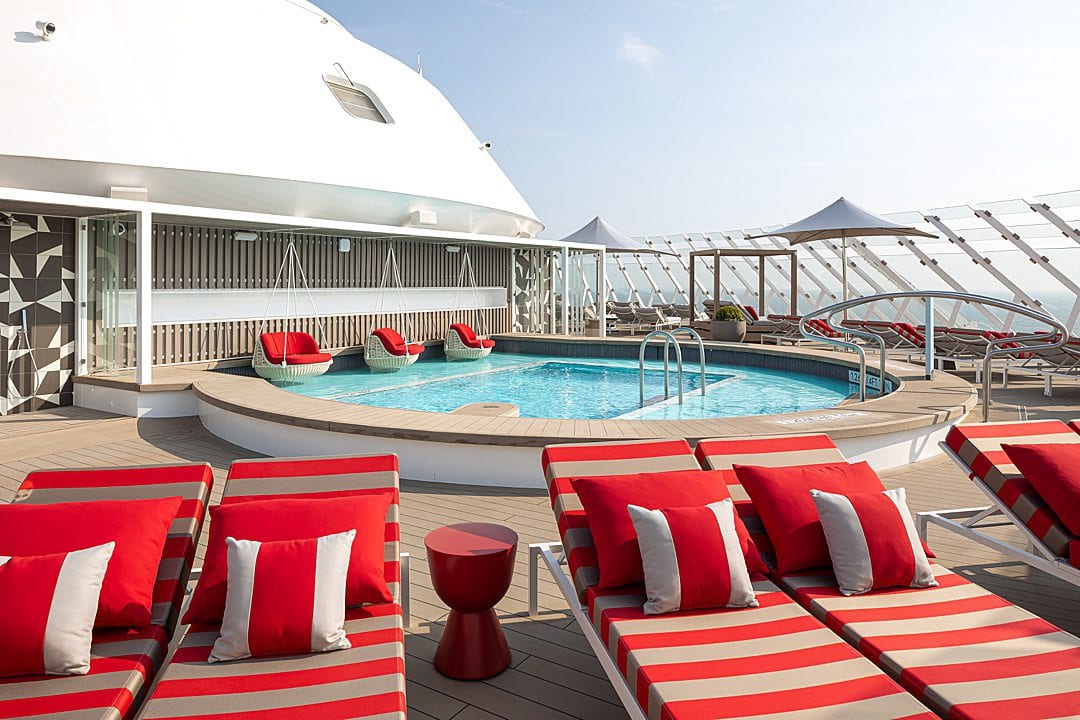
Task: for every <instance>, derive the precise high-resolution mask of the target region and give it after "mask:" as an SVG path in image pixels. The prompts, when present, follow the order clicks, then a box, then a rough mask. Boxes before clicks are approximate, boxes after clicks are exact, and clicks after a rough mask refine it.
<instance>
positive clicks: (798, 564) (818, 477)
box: [734, 462, 885, 574]
mask: <svg viewBox="0 0 1080 720" xmlns="http://www.w3.org/2000/svg"><path fill="white" fill-rule="evenodd" d="M734 469H735V476H736V477H737V478H738V479H739V483H740V484H741V485H742V486H743V488H745V489H746V493H747V494H748V495H749V496H750V500H751V501H753V503H754V507H755V508H757V511H758V514H759V515H760V516H761V523H762V525H764V526H765V532H766V533H767V534H768V535H769V540H771V541H772V544H773V549H774V550H776V566H777V570H778V571H779V572H780V573H781V574H787V573H792V572H796V571H798V570H805V569H806V568H813V567H828V566H829V547H828V545H826V544H825V533H824V531H823V530H822V528H821V521H820V520H819V519H818V513H817V508H815V507H814V500H813V498H812V497H810V491H811V490H821V491H822V492H829V493H839V494H841V495H847V494H850V493H861V492H884V491H885V486H884V485H882V484H881V480H880V478H878V476H877V473H875V472H874V471H873V469H872V468H871V467H870V465H869V464H868V463H865V462H860V463H853V464H849V463H846V462H838V463H822V464H820V465H799V466H796V467H759V466H756V465H735V466H734Z"/></svg>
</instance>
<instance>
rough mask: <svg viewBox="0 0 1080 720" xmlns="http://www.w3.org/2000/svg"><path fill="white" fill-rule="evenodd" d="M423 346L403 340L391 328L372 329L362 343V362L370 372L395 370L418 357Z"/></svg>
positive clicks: (411, 362) (410, 363) (409, 363)
mask: <svg viewBox="0 0 1080 720" xmlns="http://www.w3.org/2000/svg"><path fill="white" fill-rule="evenodd" d="M423 352H424V346H423V345H421V344H420V343H409V342H405V339H404V338H402V337H401V335H399V334H398V332H397V331H396V330H394V329H393V328H379V329H378V330H372V331H371V335H369V336H368V339H367V343H365V345H364V362H366V363H367V365H368V367H369V368H371V371H372V372H397V371H398V370H400V369H401V368H403V367H408V366H409V365H412V364H413V363H414V362H416V361H417V360H419V359H420V355H421V354H422V353H423Z"/></svg>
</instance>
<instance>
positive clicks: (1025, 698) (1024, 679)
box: [701, 425, 1080, 720]
mask: <svg viewBox="0 0 1080 720" xmlns="http://www.w3.org/2000/svg"><path fill="white" fill-rule="evenodd" d="M973 427H986V426H973ZM1062 427H1064V425H1062ZM779 441H783V442H784V443H789V442H790V443H800V442H804V443H806V450H804V451H803V452H806V453H807V454H808V455H807V457H806V458H805V459H803V460H802V461H800V462H799V464H813V463H818V462H829V461H830V460H833V459H835V457H836V455H837V454H839V450H836V449H835V446H833V448H832V450H833V451H834V452H829V449H828V448H827V447H825V444H826V443H828V444H829V445H831V444H832V443H831V442H829V440H828V438H827V437H826V436H823V435H818V436H809V437H803V438H778V439H776V440H774V442H779ZM739 442H740V441H737V440H724V441H702V444H704V445H705V450H703V451H702V452H701V455H702V456H705V457H707V458H708V462H709V465H710V466H711V467H717V468H719V467H730V466H731V465H732V464H735V463H741V464H765V463H763V462H762V460H767V459H768V458H763V457H762V452H763V449H764V448H766V447H767V446H764V445H762V446H760V447H754V446H752V445H746V446H745V447H743V448H740V446H739ZM744 442H747V443H749V442H752V441H744ZM778 450H779V451H780V455H781V456H787V457H786V458H785V459H784V460H783V461H782V462H777V461H774V462H773V463H771V464H773V465H787V464H791V462H790V461H791V460H793V459H795V458H796V457H797V454H798V452H799V451H798V450H792V449H789V447H784V446H778ZM764 452H766V454H767V450H764ZM830 456H831V457H830ZM933 569H934V574H935V577H936V578H937V580H938V582H939V583H940V585H939V586H938V587H934V588H925V589H910V588H904V589H891V590H877V591H873V592H870V593H866V594H864V595H854V596H850V597H845V596H843V595H841V593H840V591H839V590H838V589H837V587H836V581H835V579H834V578H833V575H832V573H831V572H830V571H828V570H822V571H810V572H800V573H796V574H792V575H788V576H785V577H780V578H778V581H779V584H780V586H781V587H782V588H783V589H784V590H785V591H787V592H788V593H789V594H790V595H791V596H792V597H794V598H795V599H796V600H798V602H799V603H800V604H801V605H802V606H803V607H805V608H807V609H808V610H810V611H811V612H812V613H813V614H814V616H815V617H817V618H818V619H820V620H821V621H823V622H824V623H825V624H826V625H827V626H828V627H829V628H830V629H832V630H833V631H835V632H836V633H838V634H839V635H840V636H841V637H843V638H844V639H845V640H847V641H848V642H849V643H851V644H852V645H853V646H854V647H856V648H858V649H859V651H860V652H861V653H863V654H864V655H865V656H866V657H868V658H870V659H871V660H873V661H874V662H875V663H877V664H878V665H879V666H880V667H881V668H882V669H883V670H885V671H886V672H887V673H888V674H889V675H891V676H892V677H894V678H895V679H897V681H899V682H900V684H901V685H903V686H904V688H905V689H907V690H908V691H909V692H911V693H912V694H913V695H915V697H917V698H918V699H920V700H921V701H923V702H924V703H926V704H927V705H929V706H930V707H931V708H933V709H934V710H935V711H937V712H938V713H940V714H941V715H942V717H948V718H962V719H964V720H981V719H983V718H986V719H988V720H989V719H991V718H994V719H996V718H1032V719H1034V718H1047V719H1049V718H1059V717H1067V716H1073V715H1076V714H1078V713H1080V639H1078V638H1076V637H1074V636H1072V635H1070V634H1068V633H1066V632H1064V631H1062V630H1060V629H1059V628H1057V627H1055V626H1054V625H1052V624H1051V623H1049V622H1047V621H1045V620H1042V619H1040V618H1038V617H1036V616H1035V615H1032V614H1031V613H1029V612H1027V611H1026V610H1022V609H1020V608H1018V607H1016V606H1014V605H1012V604H1011V603H1009V602H1008V601H1007V600H1004V599H1002V598H1000V597H998V596H997V595H995V594H993V593H991V592H989V591H988V590H985V589H983V588H982V587H980V586H978V585H975V584H974V583H971V582H969V581H968V580H965V579H964V578H962V577H960V576H959V575H956V574H955V573H952V572H950V571H949V570H947V569H945V568H944V567H941V566H940V565H936V564H934V565H933Z"/></svg>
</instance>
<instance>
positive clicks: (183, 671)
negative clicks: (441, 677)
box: [142, 455, 405, 720]
mask: <svg viewBox="0 0 1080 720" xmlns="http://www.w3.org/2000/svg"><path fill="white" fill-rule="evenodd" d="M387 490H390V491H392V497H393V500H392V502H391V504H390V508H389V510H388V511H387V516H386V543H385V548H384V554H385V558H386V579H387V583H388V585H389V586H390V590H391V593H392V594H393V596H394V598H395V599H397V598H399V597H400V592H401V584H400V578H401V568H400V563H399V561H398V539H399V525H398V502H399V493H398V464H397V457H396V456H394V455H369V456H359V457H355V456H354V457H320V458H291V459H276V458H269V459H260V460H240V461H237V462H234V463H233V464H232V467H230V468H229V477H228V480H227V482H226V485H225V494H224V497H223V498H222V504H227V503H233V502H244V501H245V500H265V499H269V498H274V497H306V498H316V497H342V496H351V495H358V494H372V493H385V492H386V491H387ZM345 631H346V633H347V634H348V637H349V641H350V643H351V644H352V649H350V650H340V651H337V652H332V653H319V654H315V655H303V656H298V657H281V658H249V659H246V660H237V661H233V662H227V663H218V664H209V663H207V662H206V658H207V657H208V656H209V654H210V649H211V648H212V647H213V644H214V641H215V640H216V639H217V637H218V626H217V625H193V626H191V627H190V628H189V629H188V634H187V635H186V636H185V637H184V639H183V641H182V642H181V643H180V647H179V648H178V649H177V651H176V653H175V654H174V656H173V659H172V660H171V661H170V663H169V666H168V667H167V668H166V669H165V672H164V674H163V675H162V679H161V682H160V683H158V686H157V687H156V688H155V689H154V694H153V696H152V697H151V698H150V701H149V702H148V703H147V705H146V708H145V709H144V711H143V714H142V717H144V718H172V717H185V718H225V717H244V718H251V719H252V720H256V719H258V720H263V719H269V718H298V717H318V718H327V719H328V720H333V719H334V718H358V717H364V718H366V717H373V718H380V719H384V718H385V719H386V720H404V719H405V637H404V629H403V620H402V614H401V607H400V606H399V605H398V604H397V603H396V602H394V603H385V604H381V605H365V606H363V607H360V608H353V609H350V610H348V611H347V612H346V622H345Z"/></svg>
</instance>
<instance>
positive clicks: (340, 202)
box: [0, 0, 543, 236]
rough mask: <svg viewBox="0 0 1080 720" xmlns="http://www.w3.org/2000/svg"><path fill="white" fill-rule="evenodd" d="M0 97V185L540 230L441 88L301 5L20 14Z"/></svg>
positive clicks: (1, 17) (80, 7)
mask: <svg viewBox="0 0 1080 720" xmlns="http://www.w3.org/2000/svg"><path fill="white" fill-rule="evenodd" d="M45 22H50V23H53V24H54V26H55V31H54V32H53V33H52V34H51V35H50V36H49V37H48V39H47V40H46V39H43V32H42V30H41V29H39V27H38V25H39V24H41V23H45ZM0 96H2V97H3V98H4V101H3V103H4V110H5V111H4V112H3V113H0V185H7V186H13V187H19V188H26V189H34V190H49V191H54V192H70V193H78V194H84V195H96V196H108V195H109V194H110V188H113V187H140V188H146V189H147V190H148V197H149V199H150V200H152V201H156V202H165V203H175V204H181V205H194V206H202V207H213V208H225V209H233V210H248V211H256V212H267V213H276V214H283V215H295V216H302V217H319V218H328V219H338V220H349V221H358V222H372V223H380V224H388V225H404V224H424V225H430V226H431V227H433V228H438V229H450V230H461V231H469V232H485V233H495V234H504V235H517V234H520V235H522V236H533V235H535V234H536V233H537V232H538V231H539V230H540V229H542V227H543V226H542V225H541V223H540V222H539V220H538V219H537V218H536V216H535V214H534V213H533V211H532V210H531V209H530V208H529V206H528V204H527V203H526V202H525V200H524V199H523V198H522V197H521V195H520V194H519V193H518V192H517V190H516V189H515V188H514V186H513V184H512V183H511V182H510V181H509V180H508V179H507V178H506V176H505V175H504V174H503V172H502V171H501V170H500V168H499V167H498V165H497V164H496V163H495V161H494V159H493V158H492V157H491V154H490V153H489V152H487V151H486V150H485V149H484V148H483V147H482V143H481V141H480V139H479V138H477V137H476V135H474V134H473V132H472V131H471V130H470V129H469V127H468V126H467V125H466V124H465V122H464V121H463V120H462V118H461V117H460V116H459V115H458V114H457V112H456V111H455V110H454V108H453V107H452V106H451V105H450V103H449V102H448V101H447V100H446V98H445V97H443V95H442V94H441V93H440V92H439V91H438V90H437V89H436V88H435V87H434V86H433V85H432V84H431V83H429V82H428V81H427V80H425V79H424V78H423V77H421V76H420V75H418V74H417V73H416V72H415V71H414V70H412V69H410V68H408V67H407V66H405V65H403V64H402V63H400V62H398V61H397V60H395V59H393V58H391V57H390V56H388V55H386V54H385V53H383V52H380V51H379V50H376V49H375V48H373V47H371V46H369V45H366V44H364V43H362V42H360V41H359V40H357V39H356V38H354V37H353V36H352V35H351V34H350V33H349V32H348V31H347V30H345V28H344V27H342V26H341V25H340V24H339V23H338V22H337V21H335V20H334V19H333V18H331V17H329V16H328V15H327V14H326V13H324V12H323V11H322V10H320V9H319V8H317V7H316V6H314V5H312V4H310V3H307V2H302V1H301V0H228V1H227V2H222V1H221V0H184V1H183V2H165V1H164V0H154V1H152V2H148V1H147V0H7V1H6V2H5V3H4V5H3V10H2V13H0ZM339 96H340V100H339ZM416 211H425V212H423V213H417V212H416Z"/></svg>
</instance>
